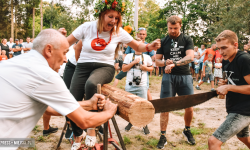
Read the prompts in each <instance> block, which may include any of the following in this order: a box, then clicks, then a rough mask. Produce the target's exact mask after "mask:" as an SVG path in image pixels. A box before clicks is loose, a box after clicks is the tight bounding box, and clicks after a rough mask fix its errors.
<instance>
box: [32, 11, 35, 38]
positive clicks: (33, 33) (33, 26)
mask: <svg viewBox="0 0 250 150" xmlns="http://www.w3.org/2000/svg"><path fill="white" fill-rule="evenodd" d="M32 38H35V7H33V25H32Z"/></svg>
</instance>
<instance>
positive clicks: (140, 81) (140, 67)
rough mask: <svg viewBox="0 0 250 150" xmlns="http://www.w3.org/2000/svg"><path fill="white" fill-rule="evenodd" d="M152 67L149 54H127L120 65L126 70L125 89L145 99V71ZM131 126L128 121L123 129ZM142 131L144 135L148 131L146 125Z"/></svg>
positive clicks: (150, 69) (146, 89) (127, 129)
mask: <svg viewBox="0 0 250 150" xmlns="http://www.w3.org/2000/svg"><path fill="white" fill-rule="evenodd" d="M153 69H154V67H153V65H152V59H151V58H150V56H149V55H146V54H142V52H137V51H135V53H130V54H127V55H126V57H125V59H124V62H123V66H122V71H123V72H127V79H126V86H125V91H127V92H130V93H132V94H135V95H137V96H139V97H141V98H144V99H147V91H148V87H147V71H148V72H150V71H152V70H153ZM132 126H133V125H132V124H131V123H129V124H128V125H127V126H126V127H125V130H126V131H129V130H130V129H131V127H132ZM143 132H144V134H146V135H147V134H149V133H150V132H149V129H148V127H147V126H145V127H143Z"/></svg>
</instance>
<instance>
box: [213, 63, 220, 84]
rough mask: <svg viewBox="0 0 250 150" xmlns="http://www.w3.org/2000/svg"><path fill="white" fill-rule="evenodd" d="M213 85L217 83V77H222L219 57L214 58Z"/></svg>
mask: <svg viewBox="0 0 250 150" xmlns="http://www.w3.org/2000/svg"><path fill="white" fill-rule="evenodd" d="M214 77H215V85H218V82H219V79H221V78H222V63H221V59H220V58H216V60H215V63H214Z"/></svg>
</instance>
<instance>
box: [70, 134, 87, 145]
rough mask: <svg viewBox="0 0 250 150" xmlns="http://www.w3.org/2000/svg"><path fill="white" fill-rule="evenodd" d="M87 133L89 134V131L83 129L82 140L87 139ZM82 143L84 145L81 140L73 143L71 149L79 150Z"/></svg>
mask: <svg viewBox="0 0 250 150" xmlns="http://www.w3.org/2000/svg"><path fill="white" fill-rule="evenodd" d="M86 135H87V133H86V132H85V131H84V130H83V132H82V135H81V136H82V140H84V139H85V137H86ZM81 136H80V137H81ZM82 140H81V141H82ZM81 145H82V143H81V142H80V143H75V142H74V143H73V145H72V146H71V150H78V149H79V148H81Z"/></svg>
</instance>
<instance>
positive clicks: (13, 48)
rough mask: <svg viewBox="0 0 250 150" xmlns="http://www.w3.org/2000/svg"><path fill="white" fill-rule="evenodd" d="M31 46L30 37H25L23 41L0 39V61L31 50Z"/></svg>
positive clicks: (31, 40)
mask: <svg viewBox="0 0 250 150" xmlns="http://www.w3.org/2000/svg"><path fill="white" fill-rule="evenodd" d="M32 46H33V39H31V38H30V37H27V38H26V42H23V39H15V41H13V38H10V39H9V41H8V42H7V39H5V38H4V39H2V40H1V43H0V54H1V57H0V61H2V60H7V59H10V58H12V57H16V56H18V55H21V54H24V53H27V52H28V51H30V50H31V48H32Z"/></svg>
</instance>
